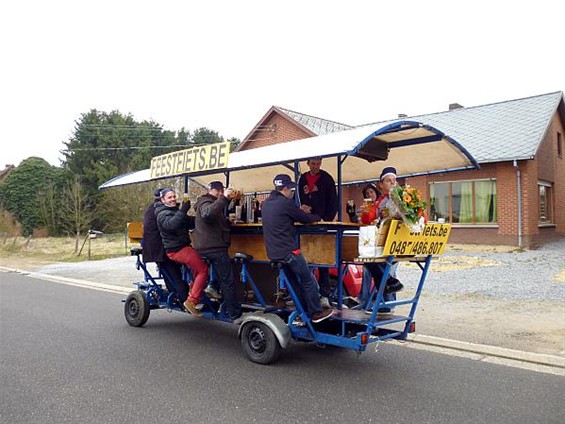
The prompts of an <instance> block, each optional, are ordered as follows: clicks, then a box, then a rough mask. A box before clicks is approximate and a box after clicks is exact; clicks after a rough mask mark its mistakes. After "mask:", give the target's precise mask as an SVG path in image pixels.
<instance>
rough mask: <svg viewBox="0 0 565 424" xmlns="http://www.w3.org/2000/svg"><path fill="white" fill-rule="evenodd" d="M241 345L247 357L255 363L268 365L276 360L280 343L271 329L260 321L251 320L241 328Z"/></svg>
mask: <svg viewBox="0 0 565 424" xmlns="http://www.w3.org/2000/svg"><path fill="white" fill-rule="evenodd" d="M241 346H242V347H243V351H244V352H245V355H247V358H248V359H249V360H250V361H251V362H255V363H256V364H262V365H268V364H271V363H273V362H275V361H276V360H277V358H278V357H279V354H280V351H281V345H280V344H279V341H278V340H277V337H276V336H275V333H273V330H271V329H270V328H269V327H268V326H267V325H266V324H263V323H262V322H255V321H251V322H248V323H246V324H244V326H243V329H242V330H241Z"/></svg>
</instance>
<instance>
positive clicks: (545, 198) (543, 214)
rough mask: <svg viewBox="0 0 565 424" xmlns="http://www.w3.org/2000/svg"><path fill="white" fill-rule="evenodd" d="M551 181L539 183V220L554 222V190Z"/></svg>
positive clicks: (548, 222)
mask: <svg viewBox="0 0 565 424" xmlns="http://www.w3.org/2000/svg"><path fill="white" fill-rule="evenodd" d="M552 188H553V187H552V186H551V184H549V183H543V182H540V183H538V193H539V222H540V223H542V224H551V223H553V190H552Z"/></svg>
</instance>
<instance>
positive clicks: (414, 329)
mask: <svg viewBox="0 0 565 424" xmlns="http://www.w3.org/2000/svg"><path fill="white" fill-rule="evenodd" d="M415 331H416V322H415V321H412V322H411V323H410V329H409V330H408V332H409V333H413V332H415Z"/></svg>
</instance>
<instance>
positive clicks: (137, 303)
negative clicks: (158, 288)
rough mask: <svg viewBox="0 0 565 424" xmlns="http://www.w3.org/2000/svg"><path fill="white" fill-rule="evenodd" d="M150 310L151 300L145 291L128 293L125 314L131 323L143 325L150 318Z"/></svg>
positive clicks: (133, 325)
mask: <svg viewBox="0 0 565 424" xmlns="http://www.w3.org/2000/svg"><path fill="white" fill-rule="evenodd" d="M149 312H150V308H149V302H147V298H146V297H145V293H144V292H142V291H140V290H137V291H134V292H131V293H130V294H129V295H128V297H127V299H126V303H125V304H124V316H125V317H126V321H127V323H128V324H129V325H131V326H132V327H141V326H142V325H144V324H145V323H146V322H147V320H148V319H149Z"/></svg>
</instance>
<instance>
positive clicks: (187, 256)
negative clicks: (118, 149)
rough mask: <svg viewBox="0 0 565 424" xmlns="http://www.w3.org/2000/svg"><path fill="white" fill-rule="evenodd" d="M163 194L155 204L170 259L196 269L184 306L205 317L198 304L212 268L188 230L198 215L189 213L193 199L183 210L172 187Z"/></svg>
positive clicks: (183, 206) (185, 204) (192, 312)
mask: <svg viewBox="0 0 565 424" xmlns="http://www.w3.org/2000/svg"><path fill="white" fill-rule="evenodd" d="M160 197H161V199H160V201H159V202H157V203H156V204H155V215H156V216H157V226H158V227H159V232H160V233H161V239H162V240H163V246H164V247H165V252H166V253H167V256H168V257H169V259H172V260H173V261H175V262H178V263H181V264H184V265H186V266H188V267H189V268H190V271H191V272H192V277H193V283H192V290H191V292H190V294H189V296H188V298H187V299H186V301H185V302H184V304H183V305H184V307H185V308H186V310H187V311H188V312H190V313H191V314H192V315H195V316H202V312H200V311H199V310H198V309H197V308H196V305H197V304H199V303H200V299H201V297H202V291H203V290H204V287H205V286H206V282H207V281H208V267H207V266H206V264H205V263H204V261H203V260H202V258H201V257H200V255H199V254H198V252H196V250H194V249H193V248H192V247H191V246H190V237H189V235H188V230H189V229H190V228H193V227H194V217H189V216H188V215H187V212H188V210H189V209H190V202H189V201H186V202H183V204H182V206H181V207H180V209H179V207H178V206H177V196H176V194H175V192H174V190H173V189H171V188H165V189H163V190H161V196H160Z"/></svg>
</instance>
